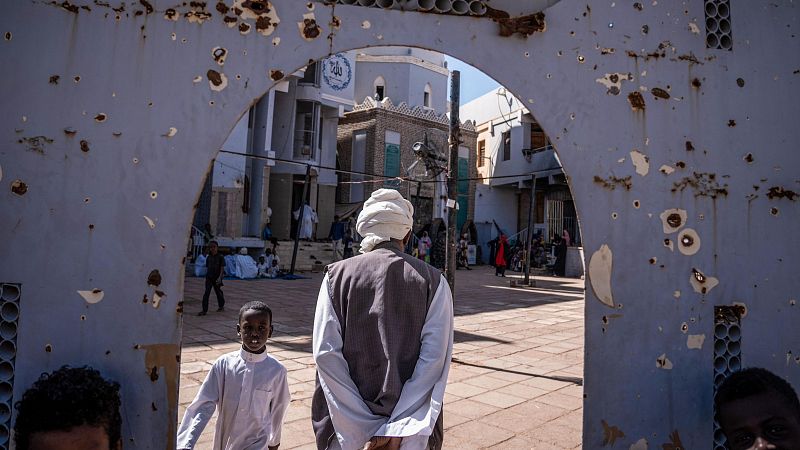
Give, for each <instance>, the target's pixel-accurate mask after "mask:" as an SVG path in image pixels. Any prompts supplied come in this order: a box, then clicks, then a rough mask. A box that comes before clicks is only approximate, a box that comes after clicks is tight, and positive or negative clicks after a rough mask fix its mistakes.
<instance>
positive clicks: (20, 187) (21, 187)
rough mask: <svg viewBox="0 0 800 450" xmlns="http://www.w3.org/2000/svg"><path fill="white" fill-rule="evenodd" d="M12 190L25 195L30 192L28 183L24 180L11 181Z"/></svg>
mask: <svg viewBox="0 0 800 450" xmlns="http://www.w3.org/2000/svg"><path fill="white" fill-rule="evenodd" d="M11 192H13V193H15V194H17V195H25V193H26V192H28V185H27V184H25V182H24V181H22V180H14V181H12V182H11Z"/></svg>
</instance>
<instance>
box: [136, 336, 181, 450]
mask: <svg viewBox="0 0 800 450" xmlns="http://www.w3.org/2000/svg"><path fill="white" fill-rule="evenodd" d="M135 348H137V349H142V350H144V351H145V354H144V366H145V373H146V374H147V376H149V377H151V379H153V378H155V379H153V382H155V381H157V380H158V372H159V368H163V369H164V378H165V381H164V384H165V386H166V388H167V407H168V408H169V415H168V416H167V417H169V418H170V420H169V424H168V433H167V436H168V439H166V449H167V450H172V449H174V448H175V437H176V435H177V424H176V423H175V420H173V418H174V417H177V414H178V412H177V408H178V378H179V376H180V370H179V365H180V360H181V348H180V345H178V344H150V345H137V346H136V347H135ZM153 374H155V376H153Z"/></svg>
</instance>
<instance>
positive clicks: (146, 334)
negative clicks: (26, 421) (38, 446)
mask: <svg viewBox="0 0 800 450" xmlns="http://www.w3.org/2000/svg"><path fill="white" fill-rule="evenodd" d="M149 3H151V4H152V6H153V10H152V11H150V10H149V9H147V8H146V7H145V6H139V4H130V8H129V10H128V11H126V12H125V13H123V14H119V20H117V19H116V16H117V14H116V12H115V11H113V10H112V9H111V8H109V7H105V6H102V3H101V2H98V4H95V3H94V2H90V1H88V0H79V1H74V2H70V3H65V4H64V7H62V6H60V4H49V3H33V2H24V1H19V2H9V3H8V4H7V5H5V6H6V7H5V9H4V11H3V14H2V15H0V30H2V34H3V36H4V39H3V40H2V41H1V42H0V56H2V59H3V61H4V63H5V64H6V67H7V68H8V69H7V70H6V72H5V73H4V82H3V83H2V87H0V89H2V96H3V99H4V101H3V103H2V105H0V118H1V119H2V120H1V121H0V122H1V123H3V124H5V126H4V127H2V128H0V142H2V146H0V148H2V149H3V150H2V151H0V167H2V171H3V179H2V186H4V188H3V190H2V191H0V205H2V207H3V211H4V214H2V215H0V230H2V231H3V235H4V236H5V237H6V240H5V242H4V245H3V247H2V250H0V260H2V261H14V262H15V263H14V264H3V265H2V266H0V280H2V282H7V283H15V284H17V285H20V286H21V297H20V300H19V304H20V307H21V313H20V317H19V322H18V335H17V338H16V339H17V341H16V342H17V351H16V355H15V356H16V361H17V364H16V367H15V373H14V387H13V390H14V393H13V395H14V399H18V398H20V396H21V395H22V393H23V392H24V391H25V389H27V388H28V387H29V386H30V385H31V383H33V381H34V380H35V379H36V378H37V377H38V376H39V374H41V373H42V372H43V371H50V370H53V369H55V368H58V367H60V366H61V365H63V364H71V365H73V366H80V365H84V364H88V365H92V366H94V367H97V368H98V369H99V370H100V371H101V372H102V373H103V374H104V375H106V376H108V377H111V378H113V379H116V380H118V381H120V382H121V383H122V386H123V388H122V393H123V398H124V402H123V405H124V406H123V408H124V411H123V414H124V416H123V423H124V426H123V436H124V437H123V438H124V442H125V445H126V448H128V447H130V448H134V447H135V448H148V449H150V448H174V436H175V418H176V414H177V392H178V386H177V380H178V375H179V366H178V356H179V353H180V346H179V345H180V338H181V314H182V306H181V303H180V302H181V299H182V292H183V273H184V267H183V264H182V260H183V258H184V256H185V251H186V244H187V239H188V236H189V233H188V231H189V223H190V221H191V218H192V213H193V207H194V204H195V203H196V201H197V198H198V196H199V193H200V190H201V187H202V183H203V179H204V177H205V174H206V173H207V171H208V167H209V163H210V161H211V160H212V159H213V158H214V156H215V155H216V153H217V151H218V149H219V148H220V147H221V146H222V144H223V142H224V141H225V139H226V138H227V136H228V134H229V132H230V130H231V129H232V128H233V125H234V124H235V123H236V121H237V120H238V119H239V117H240V116H241V115H242V114H243V112H244V111H245V110H246V109H247V108H248V107H249V105H251V104H252V102H253V99H256V98H260V97H261V96H262V95H263V94H264V93H265V92H266V91H267V89H269V88H270V87H271V86H272V85H273V83H277V82H278V80H279V79H281V76H282V75H283V74H287V73H293V72H294V71H296V70H298V69H299V68H301V67H303V66H305V65H306V64H307V63H308V59H309V58H312V59H319V58H322V57H324V56H326V55H328V54H329V53H330V52H331V51H333V52H337V51H344V50H351V49H355V48H362V47H366V46H372V45H378V44H380V45H384V44H387V43H391V44H395V45H408V46H414V47H423V48H431V49H434V50H438V51H447V52H448V53H450V54H452V55H453V56H454V57H456V58H458V59H461V60H463V61H464V62H466V63H468V64H471V65H473V66H475V67H476V68H478V69H480V70H482V71H484V72H486V73H487V74H488V75H489V76H491V77H493V78H495V79H497V80H498V81H499V82H500V83H501V84H502V85H504V86H506V87H507V88H508V89H509V90H510V91H512V92H515V93H516V94H517V96H518V97H519V98H520V99H522V100H523V101H524V102H525V104H526V105H531V107H532V108H534V109H535V114H536V116H537V118H539V119H540V121H541V122H542V126H543V128H544V129H545V131H546V132H547V134H548V135H549V136H550V137H551V139H552V141H553V143H554V145H555V147H556V148H557V150H558V152H559V156H560V158H561V161H562V162H563V163H564V166H565V169H566V172H567V173H568V174H569V176H570V182H571V183H572V185H571V187H572V192H573V195H574V198H575V202H576V206H577V208H578V213H579V215H580V218H581V220H582V221H583V224H584V234H583V242H584V248H585V250H586V256H587V261H588V277H587V278H588V282H587V285H588V287H589V289H587V295H586V342H587V345H586V364H585V368H586V374H585V385H584V393H585V400H584V405H585V408H584V414H585V416H584V436H583V444H584V447H585V448H597V447H600V446H602V445H603V441H604V436H606V435H607V432H604V427H603V424H604V423H605V424H606V425H607V426H609V427H617V428H618V429H619V430H621V431H622V432H623V433H624V436H621V435H620V437H618V438H617V439H616V441H615V445H616V447H618V448H629V447H631V446H632V445H634V444H635V445H637V446H639V448H641V447H642V446H643V445H649V446H650V447H651V448H653V447H654V448H658V447H662V446H667V448H676V447H678V446H680V447H682V448H709V447H711V443H712V438H713V436H712V434H713V432H712V429H713V428H712V415H713V407H712V398H713V392H714V384H713V382H714V380H713V375H714V368H713V365H712V361H713V359H714V358H713V356H714V353H713V352H714V349H713V347H714V345H713V344H714V325H715V315H714V308H715V306H730V305H732V304H733V303H734V302H737V303H742V304H744V305H746V312H747V314H746V316H744V317H743V318H742V319H741V321H742V327H741V328H742V337H741V339H742V347H741V348H742V349H743V353H742V359H741V361H742V364H743V365H744V366H763V367H767V368H768V369H770V370H772V371H774V372H776V373H778V374H779V375H781V376H783V377H786V378H787V379H789V380H790V381H791V382H792V383H793V384H794V385H795V386H800V364H798V361H797V360H796V359H794V356H792V355H798V354H800V334H798V333H797V330H796V328H797V327H796V324H797V323H799V322H800V307H799V306H797V305H796V301H795V300H796V296H797V292H798V290H799V288H800V285H798V278H797V276H796V272H797V270H796V261H797V260H798V259H800V234H798V233H797V232H796V228H797V227H796V225H797V223H798V222H799V221H800V212H799V209H798V205H797V194H796V191H797V190H798V185H797V182H796V178H797V174H796V171H795V170H793V169H794V168H796V167H798V166H800V153H798V152H797V151H796V148H795V146H796V142H797V141H798V140H800V128H798V127H797V126H796V124H795V123H794V120H791V118H793V117H795V116H797V113H798V110H797V105H798V104H800V89H798V83H800V79H798V76H797V74H796V71H797V70H798V69H797V61H796V59H795V58H792V57H791V55H797V54H800V39H797V38H795V37H793V35H792V34H791V30H788V29H787V25H789V26H790V27H792V26H793V24H794V23H795V22H796V21H797V17H798V10H797V8H798V6H797V5H796V4H794V3H790V2H781V3H776V4H773V5H770V6H767V7H765V6H764V5H762V4H761V3H759V2H736V3H733V5H732V7H733V8H732V14H733V16H732V17H733V18H732V30H733V34H732V36H733V47H732V50H730V51H729V50H724V49H723V50H719V49H716V48H707V47H706V36H705V29H704V23H705V12H704V4H703V2H687V3H686V4H683V3H679V2H658V3H657V4H655V5H653V4H652V3H651V2H643V7H641V8H634V7H632V6H631V4H623V3H620V2H618V3H617V4H616V5H615V6H614V7H612V6H610V5H608V4H604V5H595V4H593V5H592V8H591V10H588V8H586V3H585V2H577V1H572V0H564V1H561V2H559V3H557V4H556V5H554V6H552V7H550V8H548V9H547V10H545V11H544V13H545V21H546V29H544V31H542V32H535V33H533V34H532V35H531V36H528V37H527V38H526V37H524V36H521V35H520V33H517V34H516V35H514V36H510V37H506V36H502V34H505V33H503V32H501V28H500V25H499V24H498V23H497V22H495V21H492V20H489V19H487V18H467V17H455V16H448V15H439V14H422V13H407V12H399V11H384V10H381V9H378V8H362V7H358V6H347V5H341V4H340V5H336V8H335V14H336V16H337V17H340V18H342V20H341V21H333V17H332V16H333V10H334V8H333V6H330V5H325V4H323V3H322V2H313V4H312V5H311V6H313V7H314V10H313V11H309V8H308V7H307V2H298V1H295V0H274V1H273V2H272V4H273V6H274V8H273V9H271V10H270V11H269V13H264V14H271V15H273V16H275V17H273V18H271V19H270V23H272V24H274V23H276V22H277V20H272V19H280V24H279V25H278V26H277V28H274V27H273V28H268V29H266V30H262V31H263V33H259V32H251V33H249V34H247V35H242V34H241V33H240V32H239V30H238V28H237V27H233V28H228V27H227V26H226V25H225V24H224V22H223V20H222V15H221V14H220V13H218V12H217V11H216V9H215V8H213V7H208V8H207V9H205V10H204V12H202V13H201V12H199V10H201V9H203V8H202V6H200V4H189V5H186V6H183V5H181V6H178V7H176V11H175V14H172V13H171V12H167V10H168V9H170V8H174V7H175V6H174V3H171V2H165V1H153V2H149ZM73 4H75V5H78V6H79V7H78V8H71V6H70V5H73ZM492 5H493V8H495V9H499V10H503V9H505V8H508V7H511V8H513V9H514V14H520V13H521V14H532V13H534V12H536V10H535V9H531V3H528V2H520V1H516V0H515V1H511V0H493V1H492ZM80 6H87V7H88V8H89V9H90V10H87V9H82V8H80ZM136 11H140V12H141V14H137V13H136ZM306 14H314V17H315V22H314V24H316V25H317V26H319V27H320V29H319V30H318V31H319V33H318V34H316V33H308V32H306V33H305V34H301V32H300V31H299V29H298V27H297V25H296V24H297V22H298V21H301V22H302V20H303V19H302V18H303V16H304V15H306ZM206 15H208V17H210V18H211V19H212V20H204V19H205V18H206V17H207V16H206ZM165 16H166V17H167V18H165ZM231 16H232V17H235V18H236V20H238V21H241V22H243V23H245V22H247V23H248V24H249V25H250V26H255V20H253V19H252V18H248V17H252V16H246V15H244V13H243V15H242V16H241V17H239V16H235V11H234V12H232V13H231ZM306 17H308V16H306ZM170 18H175V19H177V20H171V19H170ZM712 19H713V18H712ZM262 22H263V21H262ZM331 22H334V23H340V24H341V25H340V26H339V28H338V29H337V30H336V31H335V33H331V31H333V30H331V29H330V28H329V25H328V24H329V23H331ZM532 22H533V19H532V18H530V17H529V18H528V19H527V20H524V21H513V20H512V21H511V22H510V24H513V25H519V27H511V30H512V31H513V30H518V31H519V30H521V31H526V30H527V31H533V30H532V29H531V28H526V26H530V24H531V23H532ZM367 23H368V24H369V27H368V28H367V27H366V24H367ZM643 25H647V26H648V29H647V33H643V32H642V31H643ZM142 27H144V28H142ZM310 28H312V29H314V30H315V31H316V28H314V27H313V26H311V27H310ZM412 30H413V31H412ZM775 30H783V31H781V32H777V31H775ZM172 33H175V35H176V39H175V40H172V39H171V38H170V37H171V34H172ZM268 33H271V34H270V36H268V37H267V36H264V34H268ZM145 36H146V37H145ZM315 36H316V37H315ZM328 36H331V39H330V40H328V39H327V38H326V37H328ZM278 37H280V41H277V40H273V38H278ZM666 42H668V43H666ZM662 43H663V44H662ZM659 44H661V47H659ZM215 47H223V48H227V49H228V50H229V52H228V58H227V60H226V61H225V62H224V66H221V65H220V64H219V62H217V61H214V60H213V59H212V57H211V50H212V49H214V48H215ZM610 49H614V51H613V52H612V51H611V50H610ZM245 51H246V54H245ZM559 52H561V55H560V56H559ZM653 54H658V55H659V57H655V56H652V55H653ZM662 55H663V57H661V56H662ZM223 74H224V75H225V77H224V78H223V77H222V75H223ZM629 74H630V75H629ZM237 75H241V77H239V76H237ZM54 77H57V78H54ZM75 77H80V78H79V79H77V80H78V82H75V80H76V78H75ZM270 77H271V78H270ZM51 79H52V80H54V81H53V82H49V80H51ZM193 80H198V81H197V82H194V81H193ZM598 80H599V81H598ZM656 88H658V89H656ZM173 129H174V130H173ZM65 130H67V131H66V132H65ZM81 141H84V142H83V143H81ZM637 152H638V153H637ZM644 156H646V158H645V157H644ZM754 186H757V187H758V189H756V188H755V187H754ZM87 199H88V200H87ZM672 209H678V210H679V211H674V213H675V214H676V215H677V217H678V218H680V225H679V226H680V229H679V230H675V229H674V228H670V226H669V223H666V224H665V222H666V220H664V221H662V219H661V216H662V214H663V213H667V214H666V215H665V217H668V215H669V214H672V211H671V210H672ZM683 214H685V216H684V215H683ZM684 217H685V218H684ZM672 222H673V223H677V222H676V221H672ZM689 229H690V230H693V231H694V232H696V233H697V235H696V236H697V239H694V240H693V243H692V245H691V246H689V247H688V248H686V247H678V245H679V242H680V239H679V238H678V236H679V234H681V233H687V232H689ZM42 236H58V237H59V238H58V239H53V240H51V241H50V242H48V245H41V242H42ZM665 239H670V242H671V243H672V246H671V247H665V245H664V240H665ZM650 258H657V261H658V264H651V263H650V262H649V260H650ZM123 261H124V263H123ZM48 264H49V265H50V266H48ZM51 266H52V267H51ZM56 267H57V269H55V268H56ZM152 270H159V273H160V274H161V276H162V280H163V281H162V282H161V284H160V285H159V286H158V287H157V289H158V290H159V292H161V293H162V294H165V296H159V297H161V301H160V302H156V303H155V304H154V303H153V302H152V301H151V300H152V298H153V294H154V293H155V292H154V291H155V289H154V288H153V287H151V286H148V282H147V279H148V275H149V274H150V272H151V271H152ZM700 273H701V274H703V275H702V276H700V275H696V274H700ZM701 281H702V283H701ZM143 296H146V298H147V299H149V300H148V302H147V303H143V302H142V298H143ZM98 298H99V299H100V301H99V302H96V300H98ZM87 300H88V301H87ZM82 316H83V317H82ZM684 323H685V324H686V328H685V329H684V327H683V324H684ZM108 330H113V332H109V331H108ZM700 342H702V344H701V345H699V344H698V343H700ZM787 355H788V356H789V357H788V358H787ZM153 373H155V374H158V375H159V376H158V378H155V377H152V376H151V374H153ZM153 405H155V406H156V407H155V408H153V407H152V406H153ZM632 412H633V413H632ZM605 430H607V428H606V429H605ZM615 435H616V434H615ZM131 439H133V441H131ZM678 441H680V442H678Z"/></svg>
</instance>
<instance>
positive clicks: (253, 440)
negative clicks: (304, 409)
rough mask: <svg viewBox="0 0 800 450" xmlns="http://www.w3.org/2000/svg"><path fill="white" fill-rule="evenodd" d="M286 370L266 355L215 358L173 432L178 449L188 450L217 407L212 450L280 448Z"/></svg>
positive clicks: (286, 393)
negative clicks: (175, 431) (217, 413)
mask: <svg viewBox="0 0 800 450" xmlns="http://www.w3.org/2000/svg"><path fill="white" fill-rule="evenodd" d="M290 400H291V399H290V395H289V385H288V383H287V381H286V368H285V367H283V365H282V364H281V363H279V362H278V361H277V360H276V359H275V358H273V357H271V356H269V355H268V354H267V352H264V353H261V354H258V355H257V354H254V353H250V352H246V351H244V350H237V351H235V352H231V353H228V354H225V355H222V356H220V357H219V358H218V359H217V360H216V361H215V362H214V365H213V366H212V367H211V370H210V371H209V372H208V375H207V376H206V379H205V381H203V385H202V386H201V387H200V391H199V392H198V393H197V396H196V397H195V398H194V400H193V401H192V404H191V405H189V407H188V408H187V409H186V414H184V416H183V420H182V421H181V426H180V428H178V442H177V446H176V447H177V448H178V449H184V448H188V449H193V448H194V446H195V444H197V440H198V439H199V438H200V434H201V433H202V432H203V429H204V428H205V426H206V424H207V423H208V421H209V419H211V416H212V415H213V414H214V410H215V409H216V407H217V405H219V407H220V412H219V417H218V418H217V427H216V431H215V433H214V447H212V448H213V449H214V450H266V448H267V446H275V445H278V444H280V442H281V426H282V424H283V417H284V415H285V414H286V409H287V408H288V407H289V402H290Z"/></svg>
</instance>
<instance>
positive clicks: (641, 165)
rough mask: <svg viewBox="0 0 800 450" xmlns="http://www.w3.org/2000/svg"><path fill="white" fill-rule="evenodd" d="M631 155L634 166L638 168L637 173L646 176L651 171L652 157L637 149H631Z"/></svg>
mask: <svg viewBox="0 0 800 450" xmlns="http://www.w3.org/2000/svg"><path fill="white" fill-rule="evenodd" d="M630 155H631V162H632V163H633V167H634V168H636V173H638V174H639V175H641V176H646V175H647V173H648V172H650V158H648V157H647V155H645V154H644V153H642V152H640V151H639V150H636V149H634V150H633V151H631V153H630Z"/></svg>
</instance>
